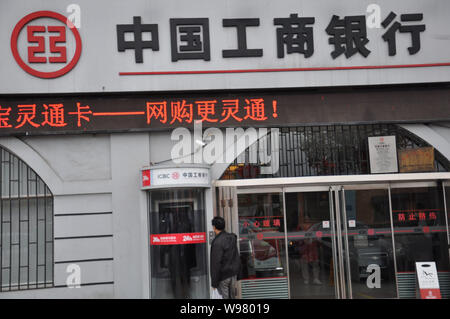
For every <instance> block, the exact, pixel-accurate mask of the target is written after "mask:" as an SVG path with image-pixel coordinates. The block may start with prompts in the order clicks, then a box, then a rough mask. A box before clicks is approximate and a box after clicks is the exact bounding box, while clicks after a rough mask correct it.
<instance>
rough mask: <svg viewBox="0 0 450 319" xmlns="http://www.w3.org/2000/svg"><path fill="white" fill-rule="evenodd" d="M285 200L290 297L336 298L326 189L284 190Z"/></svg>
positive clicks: (330, 223) (330, 219) (331, 231)
mask: <svg viewBox="0 0 450 319" xmlns="http://www.w3.org/2000/svg"><path fill="white" fill-rule="evenodd" d="M291 191H294V192H291ZM285 200H286V225H287V242H288V260H289V283H290V297H291V298H308V299H313V298H318V299H319V298H320V299H327V298H328V299H329V298H336V288H335V269H334V266H335V265H334V262H333V260H334V258H333V244H334V239H333V236H334V232H333V229H332V225H333V222H332V218H331V215H330V192H329V191H328V188H324V189H323V191H311V190H309V191H308V189H302V190H301V191H295V189H293V190H292V189H291V190H289V189H287V190H286V193H285Z"/></svg>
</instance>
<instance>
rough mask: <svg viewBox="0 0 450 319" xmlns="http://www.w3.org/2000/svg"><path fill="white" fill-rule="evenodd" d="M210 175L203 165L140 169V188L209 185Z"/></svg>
mask: <svg viewBox="0 0 450 319" xmlns="http://www.w3.org/2000/svg"><path fill="white" fill-rule="evenodd" d="M210 185H211V177H210V174H209V168H205V167H167V168H166V167H164V168H144V169H142V184H141V187H142V189H151V188H164V187H209V186H210Z"/></svg>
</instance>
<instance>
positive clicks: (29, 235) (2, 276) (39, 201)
mask: <svg viewBox="0 0 450 319" xmlns="http://www.w3.org/2000/svg"><path fill="white" fill-rule="evenodd" d="M0 155H1V166H0V183H1V195H2V196H1V199H0V265H1V271H0V291H10V290H20V289H33V288H47V287H53V274H54V270H53V255H54V253H53V252H54V248H53V195H52V193H51V192H50V190H49V189H48V187H47V186H46V185H45V183H44V182H43V181H42V179H41V178H40V177H39V176H38V175H37V174H36V173H35V172H34V171H33V170H32V169H31V168H30V167H29V166H28V165H27V164H26V163H24V162H23V161H22V160H20V159H19V158H18V157H17V156H15V155H14V154H12V153H10V152H8V151H7V150H5V149H3V148H0Z"/></svg>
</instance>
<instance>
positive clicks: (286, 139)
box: [221, 124, 450, 179]
mask: <svg viewBox="0 0 450 319" xmlns="http://www.w3.org/2000/svg"><path fill="white" fill-rule="evenodd" d="M279 132H280V133H279V152H280V154H279V155H280V156H279V159H280V163H279V170H278V172H276V173H274V174H261V173H260V172H261V170H260V168H261V166H265V165H267V164H263V163H261V161H260V158H259V157H258V159H257V160H258V161H257V163H251V160H250V155H249V148H247V149H246V150H245V153H244V154H241V155H240V156H239V157H238V158H237V159H236V160H235V161H234V163H233V164H231V165H230V166H229V167H228V169H227V170H226V171H225V173H224V174H223V175H222V178H221V179H242V178H264V177H265V178H270V177H298V176H321V175H358V174H370V164H369V148H368V137H370V136H387V135H395V136H396V142H397V150H405V149H413V148H419V147H427V146H430V145H429V144H428V143H427V142H425V141H423V140H422V139H420V138H419V137H417V136H415V135H414V134H412V133H410V132H409V131H407V130H405V129H403V128H401V127H399V126H397V125H394V124H373V125H324V126H300V127H284V128H280V129H279ZM271 138H272V136H270V134H269V136H268V142H267V144H268V145H269V147H270V139H271ZM255 146H256V149H257V151H258V152H259V145H258V143H255ZM267 153H268V154H270V149H269V151H268V152H267ZM253 158H254V157H253ZM435 167H436V171H438V172H443V171H445V172H446V171H449V168H450V165H449V161H448V160H447V159H446V158H445V157H444V156H443V155H442V154H440V153H439V152H438V151H436V150H435Z"/></svg>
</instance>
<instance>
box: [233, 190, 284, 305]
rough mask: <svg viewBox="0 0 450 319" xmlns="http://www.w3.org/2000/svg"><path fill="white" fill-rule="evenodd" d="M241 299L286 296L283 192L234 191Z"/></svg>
mask: <svg viewBox="0 0 450 319" xmlns="http://www.w3.org/2000/svg"><path fill="white" fill-rule="evenodd" d="M238 223H239V226H238V227H239V244H240V247H239V248H240V256H241V263H242V276H243V278H242V280H241V281H240V282H241V296H242V298H244V299H246V298H288V297H289V292H288V291H289V288H288V280H287V273H288V270H287V262H286V245H285V242H286V241H285V239H286V238H285V231H284V229H285V223H284V204H283V194H282V193H281V192H274V193H251V194H249V193H247V194H242V193H241V194H238Z"/></svg>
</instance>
